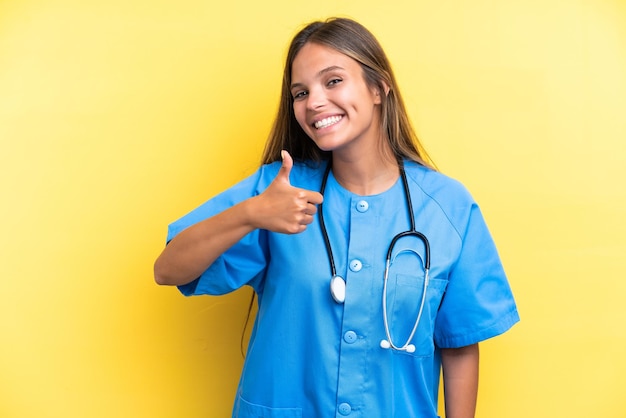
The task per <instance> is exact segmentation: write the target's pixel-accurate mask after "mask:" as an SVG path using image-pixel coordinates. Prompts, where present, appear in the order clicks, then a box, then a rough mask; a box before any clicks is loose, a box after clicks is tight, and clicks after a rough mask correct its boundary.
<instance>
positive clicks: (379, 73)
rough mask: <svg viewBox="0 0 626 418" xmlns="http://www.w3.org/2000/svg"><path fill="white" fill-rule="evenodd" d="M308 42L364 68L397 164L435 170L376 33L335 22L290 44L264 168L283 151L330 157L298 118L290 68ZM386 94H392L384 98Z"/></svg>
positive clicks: (315, 26) (307, 30)
mask: <svg viewBox="0 0 626 418" xmlns="http://www.w3.org/2000/svg"><path fill="white" fill-rule="evenodd" d="M309 42H311V43H316V44H319V45H323V46H327V47H329V48H332V49H334V50H336V51H338V52H341V53H342V54H345V55H346V56H348V57H350V58H352V59H354V60H355V61H356V62H358V63H359V65H360V66H361V68H362V69H363V76H364V79H365V82H366V83H367V84H368V86H369V87H372V88H376V89H378V91H380V92H381V93H382V94H381V95H380V96H381V100H382V102H381V117H380V131H381V132H383V133H385V134H386V137H387V138H388V142H389V146H390V148H391V150H392V152H393V154H394V156H395V158H396V159H398V160H401V159H403V158H407V159H409V160H413V161H416V162H418V163H420V164H422V165H425V166H429V167H431V168H434V167H433V166H434V165H433V164H432V161H431V159H430V158H429V156H428V154H427V153H426V150H425V149H424V147H423V146H422V144H421V143H420V141H419V139H418V138H417V135H416V134H415V131H414V130H413V127H412V126H411V122H410V120H409V117H408V115H407V111H406V108H405V106H404V102H403V100H402V96H401V95H400V90H399V89H398V85H397V82H396V79H395V76H394V74H393V71H392V69H391V65H390V63H389V60H388V59H387V56H386V54H385V52H384V51H383V49H382V47H381V46H380V44H379V42H378V41H377V40H376V38H375V37H374V35H372V33H371V32H369V31H368V30H367V29H366V28H365V27H364V26H362V25H361V24H359V23H357V22H355V21H354V20H351V19H346V18H330V19H328V20H326V21H324V22H322V21H316V22H312V23H309V24H308V25H306V26H305V27H304V28H303V29H302V30H300V32H298V33H297V34H296V35H295V37H294V38H293V40H292V41H291V44H290V46H289V50H288V52H287V58H286V62H285V68H284V73H283V82H282V88H281V95H280V103H279V107H278V114H277V115H276V119H275V120H274V125H273V127H272V130H271V131H270V135H269V138H268V140H267V142H266V144H265V150H264V151H263V156H262V159H261V162H262V164H267V163H271V162H273V161H279V160H280V159H281V156H280V152H281V150H283V149H285V150H287V151H289V153H290V154H291V155H292V157H293V158H294V159H296V160H313V161H320V160H325V159H328V158H329V157H330V152H328V151H322V150H320V149H319V148H318V147H317V145H316V144H315V143H314V142H313V141H312V140H311V139H310V138H309V137H308V136H307V135H306V133H305V132H304V131H303V130H302V128H301V127H300V125H299V124H298V122H297V121H296V118H295V115H294V112H293V98H292V96H291V67H292V64H293V61H294V59H295V58H296V55H297V54H298V52H300V50H301V49H302V47H303V46H304V45H306V44H307V43H309ZM387 88H388V89H389V90H388V93H387V94H386V95H385V94H384V92H385V91H386V89H387Z"/></svg>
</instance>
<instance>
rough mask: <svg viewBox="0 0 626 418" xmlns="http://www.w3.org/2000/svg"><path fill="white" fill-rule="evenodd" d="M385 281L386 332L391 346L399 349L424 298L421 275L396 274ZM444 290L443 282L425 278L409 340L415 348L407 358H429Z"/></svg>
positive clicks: (433, 347) (446, 283)
mask: <svg viewBox="0 0 626 418" xmlns="http://www.w3.org/2000/svg"><path fill="white" fill-rule="evenodd" d="M389 281H390V283H389V284H388V286H389V289H388V295H387V297H388V299H389V301H388V308H387V309H388V312H387V314H388V316H389V322H388V324H389V332H390V333H391V338H392V339H393V341H394V343H395V344H396V345H398V346H401V345H403V344H404V343H405V342H406V340H407V338H408V337H409V335H410V334H411V331H412V330H413V327H414V326H415V321H416V320H417V316H418V314H419V310H420V305H421V303H422V297H423V296H424V273H423V271H422V272H420V273H413V274H405V273H403V274H396V275H395V276H394V279H392V278H391V277H390V278H389ZM447 286H448V281H447V280H445V279H437V278H432V277H431V278H429V281H428V284H427V287H426V297H425V300H424V307H423V309H422V315H421V317H420V322H419V325H418V326H417V330H416V331H415V335H414V336H413V339H412V340H411V344H413V345H415V352H414V353H410V354H411V355H413V356H418V357H425V356H430V355H432V354H433V352H434V350H435V343H434V339H433V334H434V330H435V319H436V318H437V311H438V310H439V306H440V304H441V300H442V298H443V294H444V292H445V290H446V287H447Z"/></svg>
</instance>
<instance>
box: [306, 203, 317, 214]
mask: <svg viewBox="0 0 626 418" xmlns="http://www.w3.org/2000/svg"><path fill="white" fill-rule="evenodd" d="M304 213H305V214H307V215H311V216H312V215H315V214H316V213H317V206H315V205H314V204H312V203H308V204H307V205H306V209H305V210H304Z"/></svg>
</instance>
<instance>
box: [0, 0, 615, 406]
mask: <svg viewBox="0 0 626 418" xmlns="http://www.w3.org/2000/svg"><path fill="white" fill-rule="evenodd" d="M329 15H342V16H350V17H354V18H356V19H357V20H359V21H361V22H362V23H364V24H365V25H366V26H368V27H369V28H370V29H371V30H372V31H373V32H374V33H375V35H376V36H377V37H378V38H379V40H380V41H381V43H382V44H383V46H384V47H385V49H386V50H387V52H388V54H389V56H390V59H391V61H392V63H393V64H394V67H395V70H396V73H397V76H398V78H399V82H400V85H401V86H402V91H403V94H404V96H405V99H406V102H407V105H408V107H409V109H410V113H411V117H412V118H413V121H414V123H415V125H416V127H417V130H418V134H419V135H420V136H421V138H422V140H423V141H424V143H425V145H426V147H427V148H428V150H429V151H430V153H431V154H432V156H433V157H434V159H435V161H436V163H437V164H438V166H439V168H440V169H441V170H442V171H444V172H445V173H447V174H449V175H452V176H453V177H456V178H458V179H460V180H461V181H462V182H463V183H465V184H466V185H467V187H468V188H469V189H470V190H471V191H472V193H473V194H474V195H475V197H476V198H477V200H478V201H479V202H480V204H481V206H482V208H483V210H484V212H485V215H486V217H487V221H488V223H489V225H490V228H491V230H492V232H493V235H494V237H495V239H496V242H497V244H498V247H499V250H500V252H501V256H502V258H503V260H504V263H505V266H506V269H507V272H508V274H509V277H510V282H511V285H512V287H513V290H514V292H515V295H516V298H517V301H518V304H519V308H520V313H521V316H522V322H521V323H520V324H518V325H516V326H515V327H514V328H513V330H512V331H511V332H509V333H507V334H505V335H504V336H501V337H498V338H496V339H494V340H490V341H488V342H485V343H484V344H483V345H482V360H481V361H482V375H481V387H480V395H479V398H480V399H479V406H478V417H480V418H496V417H498V418H500V417H506V418H528V417H535V418H536V417H559V418H560V417H567V418H589V417H611V418H618V417H624V416H626V400H625V398H624V388H625V387H626V378H624V376H625V375H626V359H625V356H624V354H625V353H626V309H625V303H624V299H625V298H626V261H625V259H626V257H625V253H626V242H625V238H624V236H625V235H626V222H625V221H624V215H626V186H625V185H624V181H625V180H626V145H625V144H626V3H625V2H624V1H623V0H475V1H463V0H439V1H425V0H417V1H416V0H406V1H386V2H385V1H380V0H358V1H357V0H342V1H338V0H332V1H331V0H320V1H316V2H296V1H293V0H290V1H286V0H269V1H266V2H260V1H251V0H248V1H246V2H242V1H237V0H235V1H230V2H229V1H216V0H202V1H201V0H179V1H176V2H169V1H163V0H156V1H155V0H152V1H146V0H123V1H122V0H109V1H106V2H105V1H97V2H91V1H82V0H80V1H79V0H48V1H44V0H41V1H37V0H0V141H1V142H0V170H1V171H0V191H1V194H0V196H1V206H0V219H1V221H0V222H2V224H1V232H2V236H1V238H0V257H1V264H0V268H1V270H0V274H1V282H0V283H1V290H0V291H1V296H0V336H1V338H2V340H1V344H0V416H1V417H4V418H17V417H20V418H21V417H28V418H30V417H33V418H35V417H36V418H47V417H91V418H94V417H107V418H109V417H155V418H158V417H189V418H192V417H226V416H229V414H230V408H231V403H232V399H233V396H234V391H235V387H236V384H237V380H238V375H239V370H240V367H241V364H242V356H241V353H240V350H239V344H240V336H241V332H242V329H243V324H244V321H245V312H246V309H247V302H248V297H249V290H247V289H245V290H242V291H239V292H236V293H234V294H231V295H228V296H224V297H220V298H212V297H201V298H191V299H186V298H183V297H182V296H180V295H179V294H178V292H177V291H176V290H175V289H171V288H159V287H157V286H156V285H155V284H153V279H152V263H153V261H154V259H155V257H156V256H157V255H158V253H159V251H160V250H161V248H162V247H163V245H164V240H165V233H166V226H167V224H168V223H169V222H171V221H173V220H174V219H176V218H178V217H180V216H181V215H183V214H184V213H186V212H187V211H189V210H190V209H192V208H194V207H195V206H197V205H198V204H200V203H201V202H203V201H204V200H206V199H207V198H209V197H210V196H212V195H213V194H215V193H217V192H219V191H220V190H222V189H224V188H226V187H228V186H229V185H231V184H233V183H234V182H235V181H237V180H239V179H241V178H243V177H244V176H245V175H247V174H249V173H251V172H252V171H253V170H254V169H255V167H256V165H257V164H258V160H259V155H260V151H261V149H262V146H263V143H264V141H265V138H266V135H267V132H268V130H269V126H270V123H271V120H272V118H273V115H274V112H275V110H276V105H277V100H278V90H279V86H280V77H281V71H282V61H283V57H284V54H285V49H286V46H287V44H288V41H289V39H290V38H291V36H292V35H293V34H294V33H295V31H296V30H297V29H298V28H299V27H300V25H301V24H303V23H305V22H308V21H309V20H311V19H315V18H323V17H326V16H329Z"/></svg>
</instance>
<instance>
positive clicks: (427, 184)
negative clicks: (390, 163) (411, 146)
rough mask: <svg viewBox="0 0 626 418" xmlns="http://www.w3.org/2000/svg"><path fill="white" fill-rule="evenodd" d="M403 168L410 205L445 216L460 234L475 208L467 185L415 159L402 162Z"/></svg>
mask: <svg viewBox="0 0 626 418" xmlns="http://www.w3.org/2000/svg"><path fill="white" fill-rule="evenodd" d="M405 171H406V174H407V180H408V183H409V188H410V190H411V200H412V201H413V204H414V206H416V207H420V206H421V207H423V208H429V210H428V213H430V214H431V216H439V217H440V219H442V220H443V219H445V220H446V221H445V222H446V223H448V224H449V225H450V226H451V227H452V228H453V229H454V230H455V231H456V233H457V234H458V235H459V236H460V237H463V236H464V235H465V231H466V229H467V228H468V225H469V224H470V222H471V218H472V213H476V212H477V211H479V208H478V204H477V203H476V201H475V200H474V198H473V197H472V195H471V194H470V192H469V191H468V189H467V188H466V187H465V186H464V185H463V184H462V183H461V182H460V181H458V180H456V179H453V178H451V177H449V176H447V175H445V174H443V173H440V172H438V171H435V170H433V169H430V168H428V167H424V166H422V165H419V164H417V163H412V162H407V163H405ZM437 214H438V215H437Z"/></svg>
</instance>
